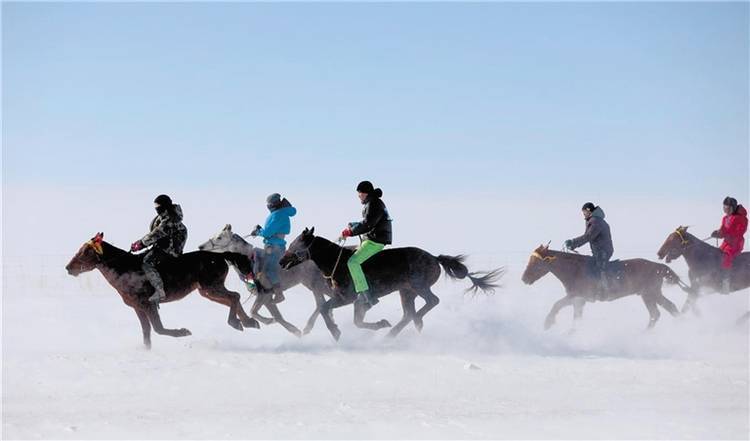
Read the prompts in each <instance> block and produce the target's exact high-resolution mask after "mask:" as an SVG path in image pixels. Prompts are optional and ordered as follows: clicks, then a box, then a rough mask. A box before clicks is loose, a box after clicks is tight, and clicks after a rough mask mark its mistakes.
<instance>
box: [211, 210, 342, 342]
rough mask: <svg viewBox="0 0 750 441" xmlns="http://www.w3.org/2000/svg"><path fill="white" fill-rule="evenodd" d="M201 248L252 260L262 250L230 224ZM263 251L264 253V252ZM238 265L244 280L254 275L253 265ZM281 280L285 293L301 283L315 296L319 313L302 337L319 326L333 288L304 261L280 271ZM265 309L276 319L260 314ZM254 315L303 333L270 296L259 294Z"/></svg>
mask: <svg viewBox="0 0 750 441" xmlns="http://www.w3.org/2000/svg"><path fill="white" fill-rule="evenodd" d="M198 249H199V250H202V251H209V252H212V253H225V252H230V253H239V254H242V255H244V256H248V258H249V259H252V258H254V257H255V255H256V251H258V249H256V248H255V247H253V245H252V244H250V243H248V242H247V241H246V240H245V239H243V238H242V236H240V235H239V234H236V233H233V232H232V226H231V225H229V224H227V225H225V226H224V228H223V229H222V230H221V231H219V232H218V233H217V234H216V235H215V236H214V237H212V238H211V239H209V240H208V241H206V242H204V243H203V244H201V245H199V246H198ZM260 251H261V252H262V249H261V250H260ZM234 264H235V265H234V266H235V268H236V270H237V272H238V274H239V275H240V277H241V278H244V277H245V276H246V275H247V274H248V273H253V264H252V262H245V261H240V260H236V261H235V262H234ZM237 264H239V265H237ZM256 266H257V265H256ZM279 278H280V279H281V288H282V289H283V290H284V291H286V290H288V289H290V288H292V287H294V286H296V285H299V284H302V285H303V286H305V287H306V288H307V289H309V290H310V291H312V293H313V297H315V311H313V313H312V315H310V318H309V319H308V320H307V325H306V326H305V328H304V330H303V331H302V334H307V333H309V332H310V331H311V330H312V328H313V326H315V321H316V320H317V318H318V316H319V315H320V307H321V306H322V305H323V302H325V301H326V299H325V297H326V296H327V297H331V296H332V295H333V290H332V289H331V286H330V285H329V284H328V282H327V281H326V279H325V278H324V277H323V274H322V273H321V272H320V270H319V269H318V267H316V266H315V263H313V262H311V261H308V262H304V263H302V264H300V265H297V266H295V267H293V268H289V269H282V270H281V271H280V272H279ZM260 290H262V287H259V291H260ZM261 306H265V307H266V308H267V309H268V310H269V311H270V312H271V315H272V316H273V319H271V318H267V317H263V316H262V315H260V313H259V309H260V307H261ZM250 315H251V316H252V317H253V318H255V319H257V320H258V321H260V322H261V323H263V324H271V323H274V322H278V323H280V324H281V325H282V326H284V328H286V329H287V330H288V331H289V332H291V333H292V334H294V335H299V334H300V331H299V329H297V328H296V327H295V326H294V325H292V324H291V323H289V322H287V321H286V320H284V317H283V316H282V315H281V312H280V311H279V309H278V307H277V306H276V305H275V304H273V303H272V302H270V294H263V293H259V295H258V296H257V297H256V299H255V303H254V304H253V306H252V308H250Z"/></svg>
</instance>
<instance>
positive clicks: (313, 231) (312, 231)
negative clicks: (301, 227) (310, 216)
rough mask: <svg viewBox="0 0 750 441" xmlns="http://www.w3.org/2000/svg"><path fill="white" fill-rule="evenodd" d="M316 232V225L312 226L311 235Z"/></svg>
mask: <svg viewBox="0 0 750 441" xmlns="http://www.w3.org/2000/svg"><path fill="white" fill-rule="evenodd" d="M314 233H315V227H312V228H310V236H312V235H313V234H314Z"/></svg>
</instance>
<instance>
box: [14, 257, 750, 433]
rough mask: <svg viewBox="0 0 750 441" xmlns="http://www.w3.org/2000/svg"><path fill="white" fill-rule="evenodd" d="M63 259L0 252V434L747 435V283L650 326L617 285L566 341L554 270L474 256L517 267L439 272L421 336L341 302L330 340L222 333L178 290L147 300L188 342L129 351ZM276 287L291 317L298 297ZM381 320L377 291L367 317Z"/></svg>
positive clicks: (307, 306)
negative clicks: (536, 274) (488, 285)
mask: <svg viewBox="0 0 750 441" xmlns="http://www.w3.org/2000/svg"><path fill="white" fill-rule="evenodd" d="M72 252H73V250H72V251H71V253H72ZM66 259H67V256H62V255H60V256H48V257H46V258H40V257H39V256H36V257H28V258H21V257H12V256H6V258H5V261H4V269H5V272H4V282H3V283H4V293H3V296H4V297H3V382H2V385H3V394H2V398H3V428H2V435H3V438H6V439H13V438H21V439H40V438H59V439H91V438H136V439H140V438H194V439H205V438H218V439H227V438H374V437H375V438H662V439H664V438H722V439H729V438H734V439H736V438H747V437H748V430H749V427H748V328H747V326H744V327H736V326H734V324H733V323H734V320H735V318H736V317H737V316H739V315H740V314H741V313H742V312H743V311H746V310H747V307H748V305H747V295H746V293H742V294H735V295H732V296H728V297H724V296H713V297H710V298H706V299H705V300H704V301H703V303H702V306H703V316H702V317H701V318H695V317H692V316H689V317H684V318H680V319H674V318H672V317H670V316H669V315H668V314H664V315H663V316H662V319H661V321H660V322H659V324H658V325H657V328H656V329H655V330H654V331H653V332H644V328H645V325H646V323H647V320H648V315H647V313H646V310H645V307H644V306H643V304H642V303H641V301H640V300H639V299H638V298H635V297H632V298H627V299H624V300H621V301H619V302H616V303H608V304H589V305H587V307H586V308H587V309H586V311H585V314H584V320H583V321H582V322H581V323H580V325H579V326H578V327H577V330H576V332H575V333H572V334H570V333H569V332H568V331H569V329H570V327H571V323H572V318H571V317H572V311H571V309H567V310H563V311H562V312H561V315H560V316H559V320H558V325H557V327H556V328H553V330H551V331H547V332H545V331H543V330H542V321H543V319H544V316H545V314H546V313H547V311H548V310H549V307H550V306H551V304H552V303H553V301H554V300H556V299H557V298H559V297H560V296H561V295H562V288H561V287H560V285H559V284H558V282H557V281H556V280H554V279H551V278H549V279H548V278H545V279H543V280H542V281H541V282H539V283H538V284H536V285H534V286H531V287H526V286H523V285H522V284H521V283H520V282H519V278H520V272H521V271H522V269H523V263H524V262H525V259H524V258H519V257H518V256H515V257H513V258H512V259H511V258H507V257H501V256H493V255H484V256H481V258H479V259H475V260H474V261H471V262H470V263H472V264H473V265H472V266H474V267H477V268H486V267H489V266H494V265H495V264H503V263H507V262H508V261H513V262H516V263H514V264H511V265H510V268H509V273H508V274H507V276H506V278H505V287H504V288H503V289H502V290H500V291H498V292H497V293H496V294H495V295H494V296H492V297H486V298H483V297H480V298H475V299H473V300H472V299H469V298H464V297H463V296H462V294H461V289H462V288H463V287H465V286H466V285H465V284H464V283H461V282H451V281H441V282H440V284H439V286H438V287H437V289H436V290H435V291H436V293H438V295H439V296H440V297H441V300H442V303H441V304H440V305H439V306H438V307H437V308H436V309H435V310H433V312H432V313H430V314H429V315H428V316H427V317H426V319H425V328H424V331H423V333H422V334H418V333H417V332H416V331H415V330H414V328H413V327H410V328H407V329H406V330H405V331H404V332H403V333H402V335H401V336H400V337H399V338H398V339H396V340H395V341H394V340H387V339H384V338H383V336H384V333H385V331H380V332H378V333H371V332H368V331H362V330H359V329H357V328H355V327H354V326H353V325H352V324H351V309H350V308H345V309H341V310H338V311H337V312H336V319H337V321H338V322H339V324H340V325H341V329H342V331H343V337H342V340H341V342H340V343H339V344H336V343H334V342H333V341H332V339H331V338H330V337H329V335H328V332H327V330H326V329H325V326H324V324H323V322H322V321H319V322H318V324H317V325H316V328H315V329H314V330H313V332H312V333H311V334H310V335H309V336H306V337H305V338H303V339H301V340H300V339H297V338H295V337H293V336H292V335H290V334H288V333H286V332H285V331H284V330H283V329H281V328H280V327H279V326H271V327H264V328H262V329H260V330H246V331H245V332H242V333H240V332H237V331H235V330H234V329H232V328H230V327H229V326H228V325H227V324H226V312H227V311H226V308H225V307H223V306H221V305H217V304H215V303H211V302H209V301H207V300H206V299H204V298H202V297H200V296H198V295H197V293H196V294H193V295H191V296H190V297H188V298H187V299H185V300H183V301H182V302H179V303H172V304H167V305H164V306H163V307H162V308H161V313H162V318H163V320H164V322H165V324H166V325H167V326H169V327H187V328H189V329H190V330H191V331H192V332H193V335H192V336H189V337H185V338H181V339H174V338H170V337H162V336H154V341H153V343H154V344H153V349H152V350H151V351H147V350H144V349H143V347H142V346H141V337H140V327H139V324H138V321H137V319H136V317H135V314H134V313H133V312H132V310H131V309H130V308H128V307H126V306H125V305H123V304H122V302H121V300H120V299H119V297H118V296H117V294H116V293H115V292H114V290H112V289H111V288H109V287H108V286H107V285H106V284H105V282H104V280H103V278H102V277H101V275H100V274H98V273H88V274H84V275H82V276H81V277H79V278H77V279H76V278H73V277H69V276H67V275H66V274H64V270H63V269H62V265H64V263H65V260H66ZM39 262H41V263H42V266H41V270H39V271H37V270H35V268H37V269H38V268H39ZM675 268H676V269H677V270H678V271H679V272H681V273H682V274H684V267H681V266H680V265H679V264H677V265H675ZM39 272H41V276H40V275H39V274H38V273H39ZM228 285H229V286H230V287H232V288H234V289H236V290H239V288H240V287H239V283H238V281H236V280H235V279H234V277H231V280H230V282H229V284H228ZM665 293H666V295H667V296H668V297H670V298H671V299H672V300H673V301H675V302H676V303H677V304H678V305H681V303H682V301H683V299H684V295H683V294H682V293H681V292H680V291H679V290H676V289H673V288H670V289H668V290H667V291H666V292H665ZM287 297H288V301H287V302H286V303H285V304H284V305H283V306H282V311H283V312H284V313H285V315H286V316H287V317H288V318H289V319H290V320H291V321H292V322H294V323H296V324H298V325H299V324H301V323H303V322H304V319H305V318H306V317H307V314H308V313H309V312H310V310H311V308H312V305H313V303H312V297H311V296H310V295H309V293H307V292H306V291H305V290H304V289H303V288H298V289H294V290H292V291H291V292H290V293H289V295H288V296H287ZM399 317H400V306H399V302H398V299H397V298H396V297H395V296H394V297H393V298H388V299H386V300H385V301H383V302H381V304H380V305H378V306H377V307H376V308H375V309H373V310H372V311H371V312H370V313H369V315H368V318H370V319H379V318H388V319H389V320H391V321H392V322H395V320H396V319H398V318H399Z"/></svg>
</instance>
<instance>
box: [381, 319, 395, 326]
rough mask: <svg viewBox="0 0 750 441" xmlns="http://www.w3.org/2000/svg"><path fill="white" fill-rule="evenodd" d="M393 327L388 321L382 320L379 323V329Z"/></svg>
mask: <svg viewBox="0 0 750 441" xmlns="http://www.w3.org/2000/svg"><path fill="white" fill-rule="evenodd" d="M391 326H392V325H391V322H389V321H388V320H386V319H383V320H380V321H379V322H378V327H379V328H390V327H391Z"/></svg>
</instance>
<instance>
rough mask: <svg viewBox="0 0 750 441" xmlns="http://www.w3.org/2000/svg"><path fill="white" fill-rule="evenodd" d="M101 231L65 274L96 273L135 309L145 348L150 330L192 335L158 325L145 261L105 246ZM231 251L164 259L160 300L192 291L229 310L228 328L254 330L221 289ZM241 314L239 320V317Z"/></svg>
mask: <svg viewBox="0 0 750 441" xmlns="http://www.w3.org/2000/svg"><path fill="white" fill-rule="evenodd" d="M103 238H104V233H99V234H97V235H96V236H94V238H93V239H91V240H89V241H88V242H86V243H84V244H83V246H81V248H80V249H79V250H78V252H77V253H76V255H75V256H73V258H72V259H71V260H70V263H68V264H67V265H66V266H65V269H66V270H67V271H68V274H70V275H72V276H78V275H79V274H81V273H83V272H87V271H92V270H94V269H98V270H99V271H100V272H101V273H102V275H103V276H104V278H105V279H107V282H109V284H110V285H112V287H114V288H115V289H116V290H117V292H118V293H119V294H120V296H122V300H123V301H124V302H125V304H126V305H128V306H130V307H131V308H133V309H134V310H135V313H136V315H138V320H139V321H140V322H141V328H142V330H143V344H144V345H146V347H148V348H150V347H151V326H153V327H154V331H156V333H157V334H163V335H169V336H171V337H184V336H186V335H190V331H189V330H187V329H185V328H182V329H167V328H165V327H164V326H163V325H162V323H161V318H160V317H159V311H158V309H157V307H156V306H155V305H154V304H152V303H151V302H149V301H148V298H149V296H151V294H153V292H154V288H153V287H152V286H151V284H150V283H149V282H148V281H147V280H146V276H145V275H144V273H143V271H142V270H141V265H142V263H143V257H142V256H141V255H136V254H131V253H128V252H127V251H124V250H121V249H119V248H117V247H115V246H113V245H110V244H109V243H107V242H104V240H103ZM235 257H237V256H234V255H233V254H232V253H224V254H215V253H208V252H205V251H196V252H192V253H185V254H183V255H181V256H180V257H176V258H174V259H170V260H166V261H165V262H164V263H163V264H162V265H161V266H160V267H159V268H158V269H159V272H160V274H161V276H162V278H163V279H164V291H165V292H166V294H167V298H166V299H164V300H162V302H173V301H175V300H180V299H182V298H183V297H185V296H187V295H188V294H190V293H191V292H193V291H194V290H196V289H197V290H198V292H200V294H201V295H202V296H204V297H206V298H208V299H209V300H213V301H214V302H217V303H221V304H222V305H227V306H228V307H229V320H228V322H229V325H230V326H232V327H233V328H235V329H237V330H239V331H242V329H243V325H244V326H245V327H248V328H258V327H259V325H258V322H257V321H255V320H254V319H252V318H250V317H248V316H247V314H245V311H244V310H243V309H242V305H241V304H240V295H239V294H238V293H236V292H233V291H230V290H228V289H227V288H226V287H225V286H224V280H225V279H226V277H227V272H228V270H229V267H228V265H227V263H226V261H225V259H229V260H231V259H233V258H235ZM238 315H239V318H238V317H237V316H238Z"/></svg>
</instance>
